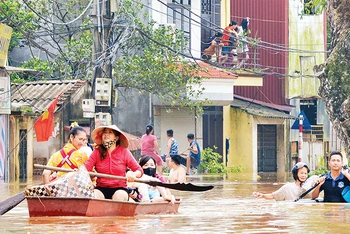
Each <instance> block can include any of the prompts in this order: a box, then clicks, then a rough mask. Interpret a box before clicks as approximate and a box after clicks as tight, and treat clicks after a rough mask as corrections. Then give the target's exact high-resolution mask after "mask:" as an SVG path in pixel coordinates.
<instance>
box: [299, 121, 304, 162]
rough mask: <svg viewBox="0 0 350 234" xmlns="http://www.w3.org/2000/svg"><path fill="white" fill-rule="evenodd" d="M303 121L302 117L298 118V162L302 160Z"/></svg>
mask: <svg viewBox="0 0 350 234" xmlns="http://www.w3.org/2000/svg"><path fill="white" fill-rule="evenodd" d="M303 120H304V116H303V115H300V116H299V150H298V162H301V161H302V160H303Z"/></svg>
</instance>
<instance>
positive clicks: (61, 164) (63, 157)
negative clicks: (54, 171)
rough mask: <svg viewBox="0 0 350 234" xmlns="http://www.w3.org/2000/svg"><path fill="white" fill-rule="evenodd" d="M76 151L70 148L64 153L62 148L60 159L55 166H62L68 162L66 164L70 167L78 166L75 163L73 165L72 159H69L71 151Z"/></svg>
mask: <svg viewBox="0 0 350 234" xmlns="http://www.w3.org/2000/svg"><path fill="white" fill-rule="evenodd" d="M74 151H76V150H75V149H71V150H70V151H69V152H68V154H66V152H65V151H64V149H61V150H60V153H61V155H62V161H61V162H60V163H59V164H58V165H57V167H62V166H63V165H64V164H65V163H67V164H68V166H69V167H70V168H72V169H76V168H78V167H77V166H76V165H74V163H72V161H71V160H70V156H71V155H72V153H73V152H74Z"/></svg>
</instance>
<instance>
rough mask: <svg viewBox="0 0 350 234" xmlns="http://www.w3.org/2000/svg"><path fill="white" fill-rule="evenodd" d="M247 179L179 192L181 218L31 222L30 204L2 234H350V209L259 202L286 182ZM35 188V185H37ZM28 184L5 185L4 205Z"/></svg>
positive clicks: (212, 180)
mask: <svg viewBox="0 0 350 234" xmlns="http://www.w3.org/2000/svg"><path fill="white" fill-rule="evenodd" d="M249 178H250V177H249V176H248V177H246V176H244V175H241V176H238V175H234V176H225V177H224V178H223V177H203V178H201V179H195V180H192V181H191V183H193V184H197V183H198V184H200V183H209V184H213V185H215V188H214V189H213V190H211V191H207V192H202V193H194V192H183V191H173V193H174V194H175V195H176V196H177V197H181V198H182V203H181V206H180V208H179V213H178V214H175V215H157V216H156V215H144V216H137V217H103V218H85V217H43V218H29V215H28V211H27V204H26V202H25V201H24V202H22V203H21V204H20V205H18V206H17V207H16V208H14V209H13V210H11V211H9V212H8V213H7V214H5V215H3V216H2V217H1V218H0V233H189V232H191V233H347V232H348V231H347V230H348V229H349V223H350V204H348V203H344V204H324V203H307V202H306V201H305V200H302V201H300V202H274V201H271V200H264V199H256V198H254V197H252V196H251V194H252V193H253V192H254V191H261V192H267V193H268V192H272V191H274V190H276V189H278V188H279V187H281V186H282V184H283V182H282V183H281V182H276V181H264V182H261V181H258V182H255V179H249ZM33 184H35V182H34V183H33ZM24 187H25V184H24V183H23V184H15V183H11V184H6V183H2V184H0V189H1V190H0V191H1V193H0V199H1V200H4V199H5V198H7V197H10V196H12V195H14V194H16V193H18V192H21V191H23V188H24Z"/></svg>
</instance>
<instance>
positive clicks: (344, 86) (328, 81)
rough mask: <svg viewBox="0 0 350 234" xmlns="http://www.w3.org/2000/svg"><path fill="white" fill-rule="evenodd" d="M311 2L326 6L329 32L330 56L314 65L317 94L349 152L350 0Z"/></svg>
mask: <svg viewBox="0 0 350 234" xmlns="http://www.w3.org/2000/svg"><path fill="white" fill-rule="evenodd" d="M314 1H315V4H320V6H322V7H326V14H327V18H328V24H329V26H330V32H331V41H330V53H329V56H328V58H327V60H326V62H325V63H324V64H322V65H321V66H318V67H317V68H316V69H317V72H318V74H319V79H320V81H321V85H320V89H319V94H320V95H321V97H322V98H323V100H324V101H325V103H326V108H327V112H328V114H329V117H330V120H331V122H332V125H333V127H334V129H335V130H336V132H337V135H338V137H339V138H340V139H341V141H342V142H343V144H344V146H345V150H346V153H347V155H350V0H343V1H338V0H327V1H326V0H317V1H316V0H314ZM322 9H324V8H322Z"/></svg>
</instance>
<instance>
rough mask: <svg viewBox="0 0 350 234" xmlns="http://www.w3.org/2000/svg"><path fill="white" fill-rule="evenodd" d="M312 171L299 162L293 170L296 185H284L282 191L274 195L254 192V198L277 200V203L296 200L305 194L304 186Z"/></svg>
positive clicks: (279, 190)
mask: <svg viewBox="0 0 350 234" xmlns="http://www.w3.org/2000/svg"><path fill="white" fill-rule="evenodd" d="M309 172H310V169H309V167H308V165H307V164H306V163H303V162H298V163H297V164H295V166H294V167H293V169H292V174H293V178H294V180H295V181H294V183H288V184H285V185H283V186H282V187H281V188H280V189H278V190H277V191H275V192H273V193H259V192H254V193H253V196H254V197H256V198H265V199H275V200H276V201H283V200H293V201H294V200H296V199H297V198H299V196H300V195H301V194H302V193H303V192H305V189H303V187H302V186H303V184H304V183H305V181H306V179H307V177H308V173H309Z"/></svg>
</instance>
